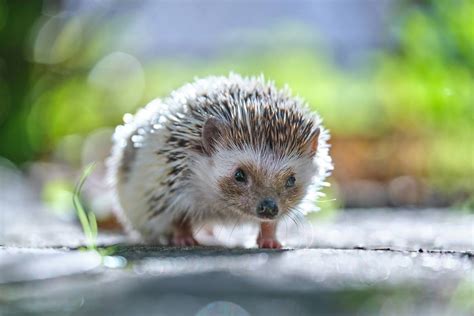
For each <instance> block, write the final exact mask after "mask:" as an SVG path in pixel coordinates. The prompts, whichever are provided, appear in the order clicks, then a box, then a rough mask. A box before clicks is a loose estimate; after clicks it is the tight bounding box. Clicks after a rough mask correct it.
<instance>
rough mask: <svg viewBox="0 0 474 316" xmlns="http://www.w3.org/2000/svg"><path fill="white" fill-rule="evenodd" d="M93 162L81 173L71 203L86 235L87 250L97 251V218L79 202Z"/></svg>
mask: <svg viewBox="0 0 474 316" xmlns="http://www.w3.org/2000/svg"><path fill="white" fill-rule="evenodd" d="M94 167H95V163H91V164H89V165H88V166H87V167H86V168H85V169H84V172H83V173H82V175H81V178H80V179H79V181H78V182H77V184H76V187H75V188H74V194H73V197H72V203H73V205H74V209H75V210H76V214H77V217H78V218H79V221H80V223H81V226H82V231H83V232H84V235H85V236H86V244H87V249H88V250H93V251H97V252H99V251H98V249H97V234H98V229H97V219H96V217H95V215H94V212H92V211H87V210H86V209H85V208H84V206H83V204H82V202H81V190H82V187H83V186H84V183H85V182H86V180H87V178H88V177H89V176H90V174H91V173H92V171H93V170H94Z"/></svg>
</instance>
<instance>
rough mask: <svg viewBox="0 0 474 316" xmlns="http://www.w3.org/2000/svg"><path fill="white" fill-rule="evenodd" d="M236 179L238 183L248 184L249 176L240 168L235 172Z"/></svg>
mask: <svg viewBox="0 0 474 316" xmlns="http://www.w3.org/2000/svg"><path fill="white" fill-rule="evenodd" d="M234 178H235V181H237V182H246V181H247V176H246V175H245V172H244V171H243V170H242V169H240V168H239V169H237V170H236V171H235V173H234Z"/></svg>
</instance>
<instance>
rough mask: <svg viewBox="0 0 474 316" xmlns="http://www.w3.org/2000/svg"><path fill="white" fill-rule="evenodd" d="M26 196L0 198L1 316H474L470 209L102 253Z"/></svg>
mask: <svg viewBox="0 0 474 316" xmlns="http://www.w3.org/2000/svg"><path fill="white" fill-rule="evenodd" d="M5 179H6V178H3V180H4V181H6V180H5ZM7 180H8V179H7ZM15 185H16V184H15V181H8V187H9V188H15ZM15 192H17V196H15V195H14V194H13V193H12V192H7V191H5V190H3V191H1V192H0V201H1V203H0V206H1V207H0V210H1V213H0V214H1V217H0V228H1V230H0V315H200V316H202V315H239V316H240V315H275V316H276V315H473V314H474V274H473V271H474V270H473V264H474V216H473V215H471V214H466V213H462V212H460V211H456V210H433V209H427V210H408V209H405V210H403V209H398V210H393V209H392V210H387V209H374V210H350V211H349V210H346V211H340V212H339V213H336V215H335V216H333V217H332V218H326V219H313V220H302V221H301V222H298V225H295V224H292V223H283V224H282V225H281V226H280V229H279V232H278V233H279V236H280V239H281V240H282V241H283V242H284V244H285V247H286V248H285V249H282V250H260V249H256V248H255V242H254V238H255V233H256V231H255V228H252V227H244V228H236V229H234V228H233V227H224V228H219V227H218V228H216V229H215V230H214V237H210V236H208V235H207V234H205V233H201V234H200V235H199V238H200V239H201V241H203V242H205V243H207V244H217V246H207V247H195V248H173V247H158V246H146V245H139V244H133V243H131V242H130V241H129V240H128V239H127V238H126V236H124V235H121V234H107V233H101V234H100V235H99V238H98V241H97V242H98V244H99V246H100V247H99V248H100V250H101V253H100V254H99V253H97V252H96V251H87V250H83V246H84V245H85V239H84V235H83V234H82V232H81V230H80V228H79V226H78V225H77V224H76V223H74V222H71V221H67V220H61V219H58V217H57V216H53V215H51V214H50V213H48V212H46V211H45V210H42V209H40V208H38V202H37V200H35V198H34V196H35V194H33V193H32V194H30V193H31V192H30V193H28V192H21V193H18V191H15ZM18 194H19V195H18ZM20 197H21V198H20ZM19 201H21V203H19Z"/></svg>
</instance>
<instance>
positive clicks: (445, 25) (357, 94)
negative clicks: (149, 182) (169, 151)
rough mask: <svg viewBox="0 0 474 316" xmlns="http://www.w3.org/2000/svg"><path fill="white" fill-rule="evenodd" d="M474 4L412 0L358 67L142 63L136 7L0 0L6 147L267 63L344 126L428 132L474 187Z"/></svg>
mask: <svg viewBox="0 0 474 316" xmlns="http://www.w3.org/2000/svg"><path fill="white" fill-rule="evenodd" d="M24 8H28V9H27V10H23V9H24ZM12 16H15V21H16V22H15V23H12ZM473 16H474V2H472V1H469V0H458V1H441V0H440V1H420V2H418V1H416V2H413V1H408V2H405V4H404V5H401V6H400V8H399V11H398V12H397V13H396V14H395V16H394V22H393V27H392V32H393V34H391V35H392V38H395V39H396V40H395V43H396V44H395V45H389V47H390V48H388V49H385V50H382V51H380V52H377V53H376V54H375V56H374V63H373V65H371V66H370V67H368V68H364V69H361V70H359V71H350V72H349V71H344V70H341V69H339V68H338V67H336V66H334V64H333V63H332V62H331V60H330V58H329V57H328V56H326V55H325V54H323V53H322V51H320V52H319V53H317V52H314V50H310V49H305V48H301V49H298V48H288V47H279V48H278V47H271V49H269V50H268V51H267V53H263V54H258V55H257V54H248V55H244V56H243V55H235V54H232V53H229V52H226V53H224V54H222V55H223V56H224V57H221V58H214V59H210V60H196V59H179V60H178V59H172V60H164V59H158V60H157V59H154V60H148V61H142V62H141V63H140V62H139V61H138V60H136V59H135V58H134V57H133V56H132V55H130V54H127V53H122V52H117V51H116V47H119V45H118V44H117V42H116V41H117V36H116V34H120V30H121V28H123V27H125V26H126V17H123V16H111V17H110V18H109V19H107V20H101V21H100V23H97V21H94V20H93V18H92V17H90V16H78V17H74V18H69V19H64V18H61V17H53V18H49V19H46V18H45V17H41V18H40V8H39V6H36V7H35V6H23V5H21V4H17V3H15V2H8V5H7V3H6V2H2V1H0V32H1V35H0V42H1V43H2V44H1V45H0V53H1V54H0V56H2V57H1V58H2V62H1V65H2V68H0V69H1V70H2V72H1V76H0V96H1V97H2V105H1V106H2V107H1V108H0V109H1V110H0V123H1V124H2V126H1V128H0V138H1V140H2V144H1V147H0V155H1V156H5V157H7V158H8V159H11V160H12V161H14V162H16V163H21V162H24V161H28V160H33V159H38V158H40V157H43V156H44V155H47V154H49V153H51V152H52V151H54V150H55V148H56V147H57V146H58V144H59V143H60V142H61V140H63V139H64V137H66V136H67V137H70V135H75V136H85V135H87V134H88V133H90V132H91V131H94V130H95V129H97V128H101V127H104V126H110V127H112V126H114V125H116V124H118V123H120V122H121V117H122V115H123V114H124V113H125V112H133V111H135V110H136V109H137V108H138V107H139V106H142V105H143V104H145V103H146V102H148V101H150V100H151V99H153V98H155V97H157V96H165V95H166V94H168V93H169V92H170V91H171V90H173V89H175V88H177V87H179V86H180V85H182V84H183V83H184V82H188V81H190V80H192V79H193V78H194V77H196V76H197V77H201V76H207V75H210V74H213V75H218V74H228V73H229V71H235V72H239V73H242V74H244V75H258V74H261V73H263V74H265V76H266V77H267V78H270V79H272V80H275V81H276V83H277V85H279V86H282V85H284V84H288V85H289V86H290V87H291V88H292V90H293V92H294V93H296V94H298V95H300V96H302V97H304V98H305V99H306V100H307V101H308V102H309V104H310V105H311V106H312V107H313V108H314V109H316V110H317V111H318V112H320V113H321V115H322V116H323V117H324V118H325V122H326V124H327V126H328V127H329V128H330V129H331V131H332V134H333V135H334V136H335V137H341V136H345V135H351V136H356V137H357V136H363V137H367V136H369V137H374V138H383V137H387V136H389V135H404V136H406V137H410V138H415V139H422V140H423V142H424V143H426V144H427V146H428V148H429V152H430V154H429V155H428V156H427V157H424V159H426V164H427V166H428V175H427V177H428V178H429V180H430V181H432V182H433V183H435V184H436V185H439V186H441V187H443V188H445V189H446V190H449V189H450V188H451V189H459V187H461V188H463V190H466V189H468V190H473V191H474V187H473V183H472V180H471V179H473V178H474V168H473V160H472V159H473V144H472V136H473V130H472V125H473V111H474V96H473V87H474V79H473V78H474V54H473V52H474V28H473V27H472V17H473ZM5 17H6V19H7V20H8V22H9V23H6V24H5V23H3V22H2V21H3V20H5ZM38 18H40V19H39V20H38V21H39V22H37V23H36V24H35V27H34V28H33V29H32V33H31V35H28V34H29V33H28V30H29V29H31V27H32V25H33V22H34V21H36V20H37V19H38ZM2 19H3V20H2ZM2 23H3V24H2ZM5 25H6V26H5ZM2 26H3V29H2ZM91 34H92V35H91ZM19 35H21V36H19ZM25 41H26V43H27V49H26V56H27V58H26V60H25V59H24V58H23V57H24V54H23V52H25V48H24V47H25V46H24V44H25ZM28 41H29V42H28ZM6 43H8V44H6ZM28 60H30V61H31V62H30V61H28ZM33 61H34V62H33ZM5 69H6V71H5ZM12 74H14V75H13V76H12ZM7 78H8V82H7V81H6V80H7ZM79 143H80V142H79ZM407 159H410V157H407Z"/></svg>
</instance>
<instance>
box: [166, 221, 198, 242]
mask: <svg viewBox="0 0 474 316" xmlns="http://www.w3.org/2000/svg"><path fill="white" fill-rule="evenodd" d="M171 244H172V245H173V246H178V247H184V246H197V245H199V243H198V242H197V240H196V239H195V238H194V236H193V230H192V227H191V223H190V222H189V220H186V219H183V218H180V219H178V220H176V221H175V222H174V223H173V235H172V236H171Z"/></svg>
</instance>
